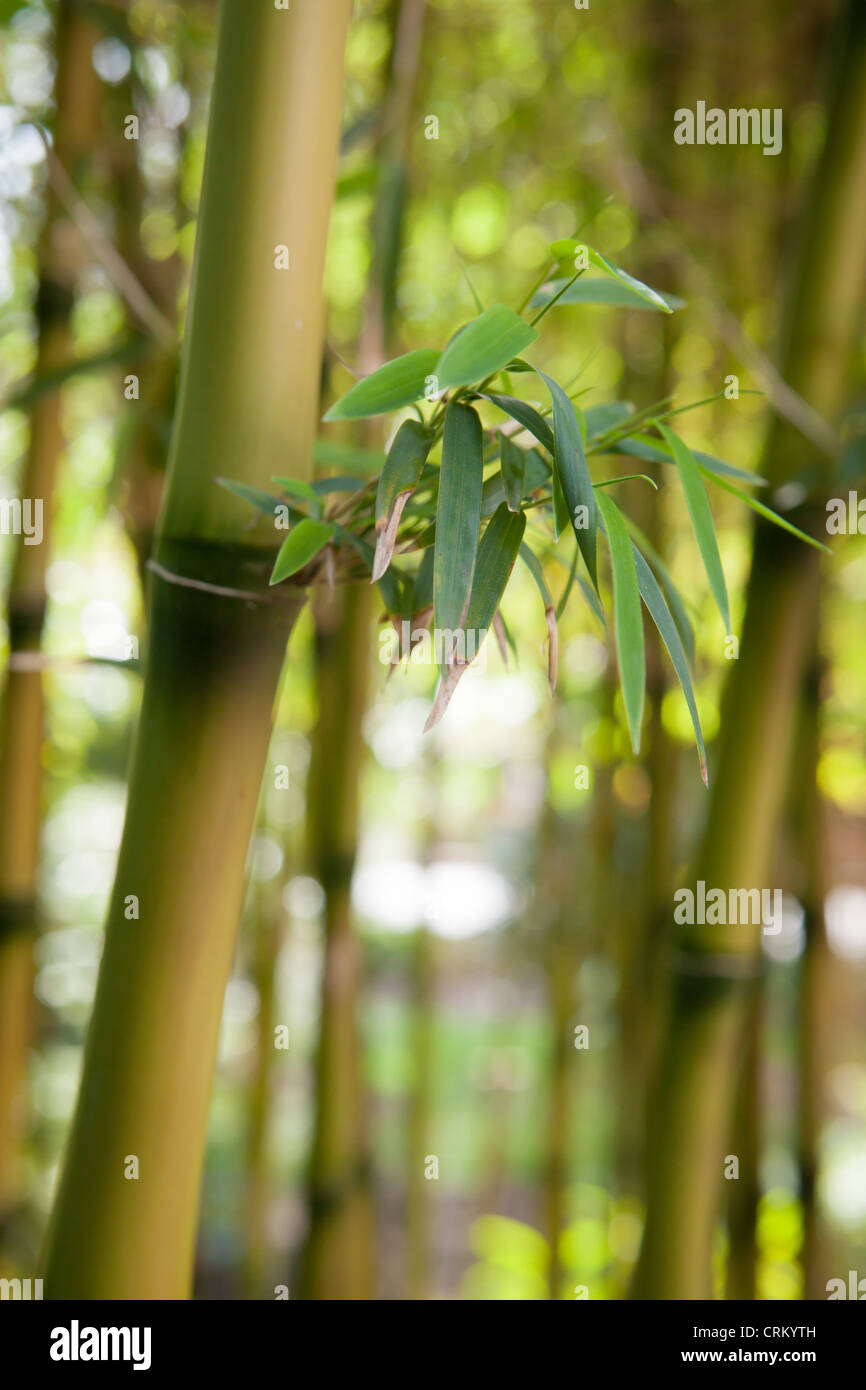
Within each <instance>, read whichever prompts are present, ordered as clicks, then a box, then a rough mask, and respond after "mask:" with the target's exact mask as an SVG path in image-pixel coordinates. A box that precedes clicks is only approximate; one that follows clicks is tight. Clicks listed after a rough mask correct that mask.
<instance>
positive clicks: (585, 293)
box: [530, 257, 685, 313]
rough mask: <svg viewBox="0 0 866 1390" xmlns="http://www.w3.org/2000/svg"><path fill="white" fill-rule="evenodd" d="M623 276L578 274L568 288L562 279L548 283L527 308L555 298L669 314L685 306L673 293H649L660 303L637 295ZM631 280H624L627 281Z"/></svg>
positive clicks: (567, 302) (683, 301)
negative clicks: (579, 275) (611, 277)
mask: <svg viewBox="0 0 866 1390" xmlns="http://www.w3.org/2000/svg"><path fill="white" fill-rule="evenodd" d="M591 259H592V258H591V257H590V260H591ZM611 269H613V267H611ZM625 275H626V272H625V271H624V270H622V271H620V272H619V275H618V276H617V278H616V279H607V278H606V277H604V276H601V275H592V276H583V275H582V276H581V277H580V279H579V280H575V281H574V282H573V284H571V285H568V280H566V279H564V278H563V279H558V280H551V281H550V282H549V283H548V284H546V285H543V286H542V287H541V289H540V290H538V291H537V292H536V293H535V294H534V295H533V296H532V300H531V301H530V308H532V309H538V308H541V307H542V306H543V305H545V304H549V303H550V301H551V300H552V299H556V297H557V295H559V299H558V303H559V304H594V305H599V304H601V305H609V306H611V307H614V308H621V309H642V310H656V311H657V312H658V311H660V312H662V313H665V312H666V313H673V311H674V310H675V309H682V307H683V305H684V304H685V300H684V299H679V298H678V297H677V296H676V295H675V294H662V293H661V292H660V291H659V290H653V291H652V294H654V295H655V296H656V297H657V299H658V300H659V301H660V303H656V301H655V300H654V299H648V298H647V296H646V295H645V294H641V293H639V292H638V290H637V289H635V288H634V287H633V286H632V285H630V284H628V283H626V281H625V280H623V279H621V278H620V277H621V276H625ZM569 278H570V277H569ZM631 278H632V277H631V276H629V277H628V279H629V280H630V279H631ZM636 283H640V282H636ZM564 285H568V288H567V289H563V286H564Z"/></svg>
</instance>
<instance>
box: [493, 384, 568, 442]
mask: <svg viewBox="0 0 866 1390" xmlns="http://www.w3.org/2000/svg"><path fill="white" fill-rule="evenodd" d="M480 394H481V395H482V396H483V397H484V399H485V400H486V401H490V402H491V403H492V404H493V405H495V406H497V407H498V408H499V409H500V410H501V411H502V412H503V414H505V415H510V416H511V418H512V420H516V421H517V423H518V424H519V425H522V426H523V428H524V429H525V430H528V431H529V433H530V434H532V435H534V436H535V438H536V439H537V440H538V442H539V444H541V445H543V446H544V448H545V449H546V450H547V452H548V453H549V454H550V455H551V456H552V455H553V449H554V443H553V430H552V429H551V428H550V425H549V424H548V423H547V421H546V420H545V418H544V416H543V415H539V413H538V411H537V410H536V409H535V408H534V407H533V406H531V405H527V404H526V402H525V401H520V400H518V399H517V397H516V396H497V395H494V394H493V393H492V392H491V391H482V392H481V393H480Z"/></svg>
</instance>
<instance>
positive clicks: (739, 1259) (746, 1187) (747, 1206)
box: [725, 977, 764, 1303]
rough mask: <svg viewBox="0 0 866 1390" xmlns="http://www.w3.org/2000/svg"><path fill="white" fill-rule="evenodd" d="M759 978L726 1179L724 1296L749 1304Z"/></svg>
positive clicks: (757, 1134)
mask: <svg viewBox="0 0 866 1390" xmlns="http://www.w3.org/2000/svg"><path fill="white" fill-rule="evenodd" d="M763 1005H764V991H763V980H762V979H761V978H760V977H759V978H758V979H756V980H755V981H754V983H753V987H752V994H751V997H750V998H749V1000H748V1002H747V1004H746V1022H745V1029H744V1042H743V1056H744V1060H743V1068H742V1074H741V1076H740V1085H739V1093H738V1095H737V1098H736V1101H735V1104H734V1122H733V1126H732V1129H731V1140H730V1149H731V1152H732V1153H736V1155H737V1158H738V1160H739V1173H738V1176H737V1177H736V1178H731V1179H729V1180H726V1186H727V1189H728V1190H727V1196H728V1202H727V1215H728V1261H727V1271H726V1284H725V1297H726V1298H728V1299H745V1300H747V1301H748V1302H750V1303H752V1302H754V1300H755V1299H756V1298H757V1296H758V1293H757V1291H758V1264H757V1262H758V1242H757V1234H758V1233H757V1224H756V1223H757V1212H758V1202H759V1200H760V1196H761V1183H760V1160H761V1140H762V1138H763V1126H762V1119H763V1106H762V1103H761V1101H762V1096H761V1080H762V1067H761V1037H762V1032H763Z"/></svg>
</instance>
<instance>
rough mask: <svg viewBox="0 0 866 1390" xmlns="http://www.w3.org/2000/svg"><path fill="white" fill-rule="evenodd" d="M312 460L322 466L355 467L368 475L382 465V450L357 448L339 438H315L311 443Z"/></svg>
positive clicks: (376, 471)
mask: <svg viewBox="0 0 866 1390" xmlns="http://www.w3.org/2000/svg"><path fill="white" fill-rule="evenodd" d="M313 462H314V463H318V464H322V465H323V466H324V467H337V468H357V469H359V471H360V472H361V473H363V474H364V475H366V476H369V475H370V474H371V473H374V474H375V473H378V471H379V469H380V468H381V467H382V450H381V449H359V448H357V447H356V446H355V445H354V444H345V443H343V442H341V441H340V440H339V439H317V440H316V442H315V444H314V445H313Z"/></svg>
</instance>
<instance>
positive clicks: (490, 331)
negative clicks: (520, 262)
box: [434, 304, 538, 391]
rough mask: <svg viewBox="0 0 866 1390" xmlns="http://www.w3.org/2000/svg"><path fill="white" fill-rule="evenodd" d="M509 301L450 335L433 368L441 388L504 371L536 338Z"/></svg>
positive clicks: (533, 331)
mask: <svg viewBox="0 0 866 1390" xmlns="http://www.w3.org/2000/svg"><path fill="white" fill-rule="evenodd" d="M537 336H538V335H537V333H536V332H535V329H534V328H530V326H529V324H528V323H526V322H525V321H524V320H523V319H522V318H519V317H518V315H517V314H515V312H514V310H513V309H509V308H508V306H507V305H506V304H492V305H491V306H490V308H489V309H485V310H484V313H483V314H479V315H478V318H477V319H473V320H472V322H471V323H468V324H466V325H465V327H463V328H462V329H461V330H460V332H459V333H457V334H455V336H454V337H453V338H452V339H451V342H450V343H449V344H448V346H447V348H446V349H445V351H444V352H443V354H442V356H441V357H440V358H439V361H438V363H437V365H436V367H435V368H434V373H435V376H436V378H437V381H438V385H439V390H440V391H445V390H448V389H449V388H450V387H453V386H468V385H470V383H472V382H475V381H481V380H483V378H484V377H488V376H491V375H492V374H493V373H494V372H498V371H501V370H502V368H503V367H506V366H507V365H508V363H509V362H510V361H511V359H512V358H513V357H517V356H518V354H519V353H521V352H522V351H523V349H524V348H526V347H528V346H529V344H530V343H532V342H534V341H535V339H536V338H537Z"/></svg>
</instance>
